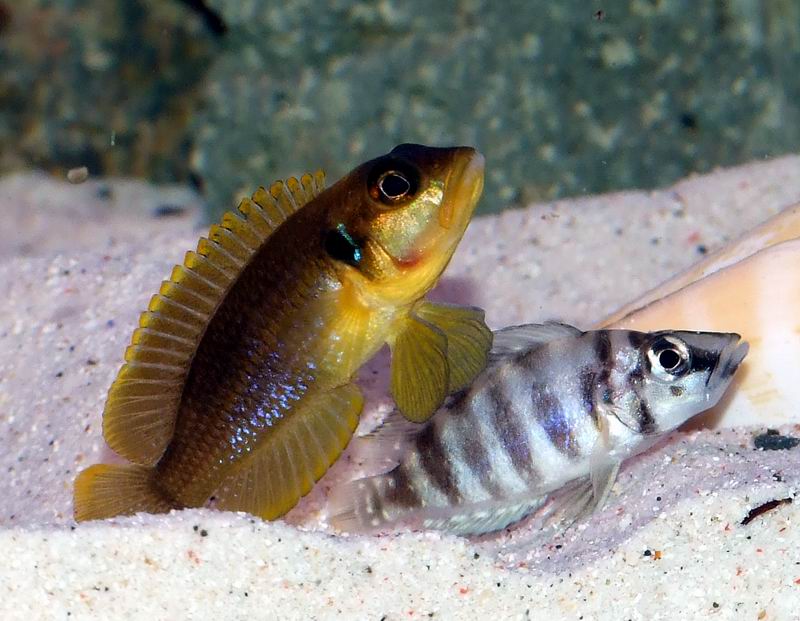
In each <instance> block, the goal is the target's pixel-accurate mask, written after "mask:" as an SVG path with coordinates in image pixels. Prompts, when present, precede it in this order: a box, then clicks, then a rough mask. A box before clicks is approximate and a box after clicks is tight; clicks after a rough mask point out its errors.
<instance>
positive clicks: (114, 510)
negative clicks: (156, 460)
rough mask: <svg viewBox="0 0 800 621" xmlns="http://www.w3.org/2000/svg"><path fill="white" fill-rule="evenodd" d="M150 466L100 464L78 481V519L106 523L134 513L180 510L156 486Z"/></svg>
mask: <svg viewBox="0 0 800 621" xmlns="http://www.w3.org/2000/svg"><path fill="white" fill-rule="evenodd" d="M154 477H155V470H154V469H153V468H148V467H147V466H137V465H126V466H115V465H110V464H97V465H94V466H90V467H89V468H87V469H86V470H83V471H82V472H81V473H80V474H78V476H77V478H76V479H75V495H74V501H73V505H74V513H75V520H76V521H78V522H84V521H86V520H103V519H106V518H111V517H115V516H118V515H133V514H134V513H139V512H143V513H168V512H169V511H170V510H171V509H176V508H178V507H177V506H176V505H175V504H173V503H172V502H171V501H170V500H169V499H168V498H166V497H165V496H164V495H163V494H162V493H161V492H160V491H159V489H158V487H157V486H156V484H155V479H154Z"/></svg>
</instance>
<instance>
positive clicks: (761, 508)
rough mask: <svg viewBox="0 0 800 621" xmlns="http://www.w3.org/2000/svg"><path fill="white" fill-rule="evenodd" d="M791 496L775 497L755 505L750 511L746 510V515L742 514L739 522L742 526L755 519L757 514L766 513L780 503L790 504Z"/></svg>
mask: <svg viewBox="0 0 800 621" xmlns="http://www.w3.org/2000/svg"><path fill="white" fill-rule="evenodd" d="M791 502H792V499H791V498H776V499H775V500H769V501H767V502H765V503H764V504H761V505H758V506H757V507H753V508H752V509H750V511H748V512H747V515H746V516H744V519H742V521H741V524H742V526H747V525H748V524H749V523H750V522H752V521H753V520H755V519H756V518H757V517H758V516H759V515H762V514H764V513H766V512H767V511H772V510H773V509H774V508H775V507H779V506H780V505H788V504H791Z"/></svg>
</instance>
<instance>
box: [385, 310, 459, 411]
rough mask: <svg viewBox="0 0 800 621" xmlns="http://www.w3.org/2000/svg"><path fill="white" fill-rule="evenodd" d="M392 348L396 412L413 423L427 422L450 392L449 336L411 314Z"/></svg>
mask: <svg viewBox="0 0 800 621" xmlns="http://www.w3.org/2000/svg"><path fill="white" fill-rule="evenodd" d="M389 346H390V347H391V350H392V368H391V392H392V397H393V398H394V401H395V403H396V404H397V409H398V410H400V413H401V414H402V415H403V416H405V417H406V418H407V419H408V420H410V421H413V422H415V423H422V422H425V421H426V420H428V419H429V418H430V417H431V416H433V414H434V412H436V409H437V408H438V407H439V406H440V405H442V403H443V402H444V400H445V397H447V394H448V391H449V386H450V374H449V371H448V365H447V337H446V336H445V334H444V332H442V330H440V329H439V328H437V327H436V326H434V325H433V324H432V323H429V322H428V321H426V320H424V319H421V318H418V317H414V316H413V315H409V316H408V317H406V318H405V319H404V320H403V325H402V327H401V328H400V329H399V330H398V332H397V334H396V336H395V337H394V339H393V340H392V341H390V342H389Z"/></svg>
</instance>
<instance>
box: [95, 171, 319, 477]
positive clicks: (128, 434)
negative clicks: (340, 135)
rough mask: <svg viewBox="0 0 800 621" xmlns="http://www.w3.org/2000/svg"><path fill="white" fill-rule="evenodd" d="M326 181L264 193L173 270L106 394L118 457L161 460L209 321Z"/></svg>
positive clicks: (312, 179) (107, 424)
mask: <svg viewBox="0 0 800 621" xmlns="http://www.w3.org/2000/svg"><path fill="white" fill-rule="evenodd" d="M324 183H325V177H324V175H323V174H322V172H321V171H318V172H317V173H315V174H314V175H310V174H306V175H303V176H302V177H301V178H300V180H299V181H298V180H297V179H294V178H292V179H289V180H287V181H286V182H285V183H284V182H276V183H274V184H272V185H271V186H270V188H269V190H265V189H264V188H259V189H258V190H257V191H256V193H255V194H253V198H252V199H245V200H243V201H242V202H241V204H240V205H239V211H238V213H236V214H234V213H231V212H229V213H226V214H225V215H224V216H223V218H222V221H221V222H220V224H215V225H214V226H212V227H211V229H210V230H209V233H208V237H207V238H206V237H203V238H201V239H200V241H199V242H198V244H197V250H196V251H195V252H188V253H186V258H185V260H184V263H183V265H177V266H175V268H174V269H173V270H172V274H171V275H170V278H169V280H165V281H164V282H163V283H162V285H161V289H160V290H159V292H158V294H156V295H155V296H153V298H152V299H151V300H150V306H149V307H148V309H147V311H145V312H144V313H142V315H141V317H140V319H139V328H138V329H137V330H136V331H135V332H134V333H133V338H132V341H131V345H130V347H129V348H128V350H127V352H126V354H125V364H124V365H123V366H122V368H121V369H120V371H119V374H118V375H117V379H116V381H115V382H114V384H113V385H112V386H111V389H110V390H109V393H108V399H107V400H106V406H105V411H104V414H103V435H104V437H105V439H106V442H107V443H108V445H109V446H110V447H111V448H112V449H113V450H114V451H115V452H117V453H118V454H120V455H122V456H123V457H125V458H126V459H128V460H129V461H132V462H134V463H137V464H142V465H153V464H155V463H156V461H158V459H159V457H160V456H161V454H162V453H163V452H164V449H165V448H166V446H167V444H168V443H169V441H170V439H171V437H172V431H173V429H174V427H175V418H176V416H177V412H178V404H179V402H180V395H181V392H182V390H183V384H184V382H185V380H186V374H187V373H188V371H189V367H190V365H191V363H192V359H193V357H194V354H195V351H196V349H197V344H198V342H199V341H200V338H201V337H202V335H203V333H204V332H205V329H206V327H207V326H208V322H209V321H210V320H211V317H212V316H213V314H214V312H215V311H216V309H217V307H218V306H219V305H220V303H221V302H222V300H223V299H224V298H225V295H226V294H227V292H228V290H229V289H230V287H231V285H232V284H233V283H234V282H235V280H236V278H237V277H238V276H239V273H240V272H241V270H242V269H243V268H244V266H245V265H247V263H249V261H250V259H251V258H252V256H253V255H254V254H255V253H256V252H257V251H258V249H259V248H260V247H261V246H262V245H263V243H264V242H265V241H266V240H267V239H268V238H269V236H270V235H271V234H272V233H273V231H274V230H275V229H277V228H278V227H279V226H280V225H281V224H282V223H283V222H284V221H285V220H286V219H287V218H288V217H289V216H290V215H292V214H293V213H294V212H295V211H296V210H297V209H299V208H300V207H302V206H303V205H305V204H306V203H307V202H309V201H310V200H312V199H313V198H314V197H316V196H317V195H318V194H319V193H320V192H321V191H322V189H323V187H324Z"/></svg>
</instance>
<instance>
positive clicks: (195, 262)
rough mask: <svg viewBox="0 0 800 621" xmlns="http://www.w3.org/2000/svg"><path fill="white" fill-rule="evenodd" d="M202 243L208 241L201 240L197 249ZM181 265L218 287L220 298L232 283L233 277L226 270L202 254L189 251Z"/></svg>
mask: <svg viewBox="0 0 800 621" xmlns="http://www.w3.org/2000/svg"><path fill="white" fill-rule="evenodd" d="M204 242H205V243H207V242H208V240H204V239H203V238H201V239H200V242H199V243H198V247H199V246H200V244H202V243H204ZM183 265H184V266H185V267H186V269H189V270H191V271H192V272H194V273H195V274H197V275H198V276H200V277H201V278H203V279H205V280H207V281H209V282H212V283H214V285H216V286H217V287H219V291H220V293H219V295H220V297H222V296H223V295H224V294H225V292H226V291H227V290H228V287H229V286H230V284H231V282H232V281H233V276H232V275H231V273H230V272H229V271H228V270H226V269H224V268H223V267H221V266H219V265H217V264H216V263H214V262H213V261H212V260H211V259H209V258H208V257H207V256H205V255H204V254H202V253H200V252H195V251H194V250H190V251H189V252H187V253H186V256H185V257H184V260H183ZM176 267H179V266H176Z"/></svg>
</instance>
